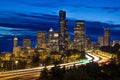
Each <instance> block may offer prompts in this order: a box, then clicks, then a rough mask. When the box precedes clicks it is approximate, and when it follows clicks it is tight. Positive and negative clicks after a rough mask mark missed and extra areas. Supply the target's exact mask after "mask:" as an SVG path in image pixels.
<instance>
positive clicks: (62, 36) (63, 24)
mask: <svg viewBox="0 0 120 80" xmlns="http://www.w3.org/2000/svg"><path fill="white" fill-rule="evenodd" d="M59 17H60V19H59V28H60V31H59V50H60V52H62V51H65V50H67V47H68V42H67V40H68V26H67V20H66V12H65V11H63V10H60V11H59Z"/></svg>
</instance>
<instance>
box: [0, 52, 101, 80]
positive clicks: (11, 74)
mask: <svg viewBox="0 0 120 80" xmlns="http://www.w3.org/2000/svg"><path fill="white" fill-rule="evenodd" d="M86 58H88V60H89V61H94V62H96V61H98V60H99V58H98V57H96V56H94V55H92V54H90V53H87V54H86ZM86 63H88V62H86ZM86 63H80V61H76V62H71V63H65V64H60V65H59V66H60V67H63V66H65V67H72V66H74V64H75V65H82V64H86ZM52 67H54V65H50V66H47V69H51V68H52ZM43 68H44V67H36V68H29V69H21V70H13V71H7V72H1V73H0V80H2V79H4V78H9V77H10V78H11V77H12V78H14V77H19V76H22V75H29V74H30V75H31V74H32V73H37V72H40V71H41V70H43Z"/></svg>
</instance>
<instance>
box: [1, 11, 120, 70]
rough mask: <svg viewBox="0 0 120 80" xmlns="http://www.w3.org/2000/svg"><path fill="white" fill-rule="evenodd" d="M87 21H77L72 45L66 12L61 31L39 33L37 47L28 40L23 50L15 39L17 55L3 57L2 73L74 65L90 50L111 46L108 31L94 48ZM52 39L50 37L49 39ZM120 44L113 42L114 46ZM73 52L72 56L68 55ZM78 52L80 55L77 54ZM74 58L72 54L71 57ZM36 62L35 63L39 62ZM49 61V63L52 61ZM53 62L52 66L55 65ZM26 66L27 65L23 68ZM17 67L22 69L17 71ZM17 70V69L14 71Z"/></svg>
mask: <svg viewBox="0 0 120 80" xmlns="http://www.w3.org/2000/svg"><path fill="white" fill-rule="evenodd" d="M85 32H86V30H85V21H84V20H77V21H76V24H75V26H74V41H71V38H70V35H69V32H68V22H67V20H66V12H65V11H63V10H60V11H59V31H54V30H53V29H52V28H50V30H49V32H48V35H47V32H46V31H38V32H37V34H36V36H37V38H36V41H37V42H36V46H35V47H34V48H32V47H31V43H32V41H31V39H30V38H24V39H23V46H19V45H18V42H19V39H18V38H17V36H15V37H14V39H13V51H12V54H11V53H3V54H0V69H1V71H5V70H13V69H17V68H18V67H19V69H20V68H29V67H35V66H34V65H36V64H37V66H39V65H40V64H42V65H44V64H45V63H46V62H47V63H48V62H50V64H53V63H54V61H62V63H66V62H73V61H75V60H77V59H80V56H81V53H82V52H84V51H86V50H97V49H99V48H100V47H101V46H110V45H111V44H110V29H109V28H106V29H104V35H103V37H98V42H97V43H95V44H93V43H92V42H91V38H90V37H87V36H86V33H85ZM47 36H48V37H47ZM116 43H119V44H120V41H119V40H117V41H113V45H114V44H116ZM69 50H71V53H72V55H71V56H69V55H67V51H69ZM75 50H77V52H74V51H75ZM68 54H70V53H68ZM36 59H37V61H36V62H34V60H36ZM48 60H49V61H48ZM51 62H52V63H51ZM23 63H25V64H24V65H21V64H23ZM16 64H17V65H18V67H17V68H15V67H16ZM11 67H13V68H11Z"/></svg>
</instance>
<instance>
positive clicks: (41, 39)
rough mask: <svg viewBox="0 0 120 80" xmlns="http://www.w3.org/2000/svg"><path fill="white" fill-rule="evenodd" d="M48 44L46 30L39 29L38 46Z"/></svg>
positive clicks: (42, 46)
mask: <svg viewBox="0 0 120 80" xmlns="http://www.w3.org/2000/svg"><path fill="white" fill-rule="evenodd" d="M45 45H46V32H45V31H38V33H37V45H36V48H45Z"/></svg>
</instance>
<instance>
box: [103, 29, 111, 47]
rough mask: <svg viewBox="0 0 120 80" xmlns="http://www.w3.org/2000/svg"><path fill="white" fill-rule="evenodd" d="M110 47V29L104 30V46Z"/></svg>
mask: <svg viewBox="0 0 120 80" xmlns="http://www.w3.org/2000/svg"><path fill="white" fill-rule="evenodd" d="M108 45H110V29H109V28H106V29H104V46H108Z"/></svg>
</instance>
